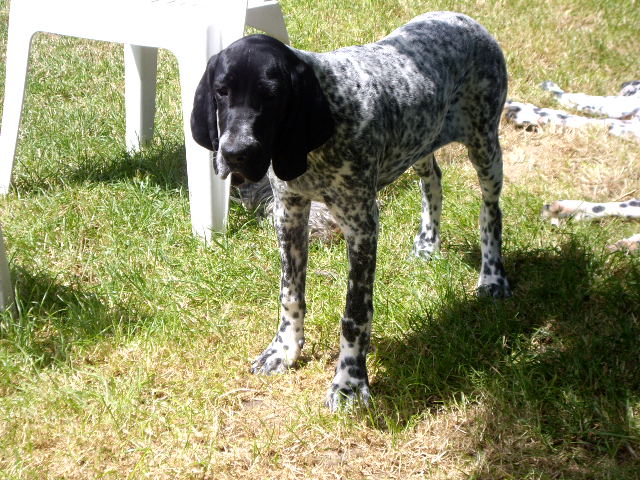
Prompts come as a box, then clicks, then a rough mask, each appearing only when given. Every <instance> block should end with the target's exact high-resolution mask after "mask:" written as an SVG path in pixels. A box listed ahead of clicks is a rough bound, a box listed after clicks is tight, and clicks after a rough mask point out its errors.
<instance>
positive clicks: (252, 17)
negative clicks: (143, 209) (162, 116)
mask: <svg viewBox="0 0 640 480" xmlns="http://www.w3.org/2000/svg"><path fill="white" fill-rule="evenodd" d="M245 24H246V25H250V26H252V27H255V28H257V29H259V30H262V31H264V32H266V33H268V34H270V35H272V36H274V37H276V38H278V39H280V40H282V41H283V42H285V43H288V40H289V39H288V35H287V29H286V26H285V23H284V18H283V16H282V11H281V10H280V5H279V4H278V2H277V1H274V0H12V1H11V6H10V12H9V38H8V42H7V61H6V83H5V96H4V110H3V115H2V131H1V133H0V193H7V191H8V189H9V185H10V183H11V174H12V170H13V162H14V156H15V151H16V142H17V138H18V128H19V123H20V117H21V112H22V103H23V100H24V89H25V83H26V75H27V68H28V58H29V49H30V46H31V39H32V37H33V35H34V34H35V33H36V32H49V33H56V34H61V35H68V36H73V37H81V38H88V39H94V40H103V41H109V42H118V43H124V44H126V45H125V107H126V136H127V138H126V142H127V147H128V148H129V149H132V150H135V149H138V148H139V146H140V144H143V143H145V142H147V141H148V140H150V139H151V137H152V135H153V117H154V114H155V91H156V71H157V49H158V48H165V49H168V50H170V51H171V52H172V53H173V54H174V55H175V56H176V58H177V61H178V68H179V70H180V87H181V95H182V113H183V123H184V136H185V150H186V155H187V175H188V185H189V204H190V210H191V223H192V227H193V232H194V233H195V234H197V235H200V236H202V237H204V238H209V236H210V234H211V231H223V230H224V229H225V227H226V220H227V213H228V205H229V181H228V180H227V181H223V180H220V179H219V178H218V177H217V176H215V174H214V171H213V165H212V161H211V155H210V152H208V151H207V150H205V149H203V148H202V147H200V146H199V145H198V144H196V143H195V142H194V141H193V139H192V136H191V129H190V126H189V121H190V116H191V109H192V107H193V97H194V93H195V89H196V87H197V84H198V81H199V80H200V78H201V76H202V74H203V72H204V69H205V65H206V61H207V59H208V58H209V57H210V56H211V55H213V54H215V53H217V52H219V51H220V50H222V49H223V48H224V47H226V46H228V45H229V44H230V43H232V42H233V41H235V40H237V39H238V38H240V37H242V35H243V33H244V27H245Z"/></svg>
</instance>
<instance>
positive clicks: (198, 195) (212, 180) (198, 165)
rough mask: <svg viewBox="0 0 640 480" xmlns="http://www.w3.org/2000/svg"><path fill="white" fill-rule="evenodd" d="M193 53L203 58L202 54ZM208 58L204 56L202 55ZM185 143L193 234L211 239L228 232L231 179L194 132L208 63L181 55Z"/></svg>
mask: <svg viewBox="0 0 640 480" xmlns="http://www.w3.org/2000/svg"><path fill="white" fill-rule="evenodd" d="M191 56H193V57H195V58H199V56H198V55H193V52H192V53H191ZM202 57H203V58H204V55H202ZM178 63H179V68H180V87H181V91H182V116H183V123H184V144H185V151H186V156H187V177H188V184H189V210H190V213H191V226H192V230H193V233H194V234H195V235H198V236H200V237H202V238H204V239H205V241H208V240H209V239H210V238H211V233H212V232H224V231H225V230H226V226H227V215H228V211H229V188H230V180H229V179H227V180H222V179H221V178H220V177H218V176H217V175H216V174H215V171H214V169H213V156H212V153H211V152H210V151H209V150H206V149H204V148H202V147H201V146H200V145H198V144H197V143H196V142H195V141H194V140H193V136H192V134H191V111H192V110H193V98H194V95H195V90H196V87H197V85H198V82H199V80H200V77H201V76H202V73H203V72H204V62H194V61H193V59H190V58H185V56H182V57H181V56H179V55H178Z"/></svg>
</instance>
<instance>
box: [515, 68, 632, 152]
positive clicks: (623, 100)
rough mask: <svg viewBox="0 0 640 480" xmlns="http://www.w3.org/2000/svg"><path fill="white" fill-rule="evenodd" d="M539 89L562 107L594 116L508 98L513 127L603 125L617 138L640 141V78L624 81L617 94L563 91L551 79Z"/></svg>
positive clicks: (581, 126)
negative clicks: (605, 94) (550, 94)
mask: <svg viewBox="0 0 640 480" xmlns="http://www.w3.org/2000/svg"><path fill="white" fill-rule="evenodd" d="M540 86H541V88H542V89H544V90H547V91H549V92H551V93H553V95H554V97H555V99H556V101H557V102H558V103H560V104H561V105H563V106H565V107H570V108H573V109H575V110H577V111H579V112H584V113H588V114H591V115H595V116H596V117H587V116H584V115H575V114H572V113H569V112H567V111H565V110H556V109H553V108H540V107H536V106H535V105H532V104H531V103H523V102H516V101H511V100H510V101H508V102H507V103H506V104H505V117H506V119H507V120H509V121H510V122H512V123H514V124H515V125H516V126H519V127H524V128H527V129H535V128H537V127H539V126H543V125H557V126H561V127H568V128H583V127H586V126H589V125H596V126H602V127H606V128H607V129H608V130H609V133H611V134H612V135H616V136H619V137H628V138H635V139H636V140H640V81H638V80H634V81H632V82H625V83H623V84H622V90H620V93H619V94H618V95H607V96H598V95H588V94H586V93H571V92H565V91H564V90H562V89H561V88H560V87H559V86H558V85H556V84H555V83H553V82H549V81H547V82H543V83H542V85H540Z"/></svg>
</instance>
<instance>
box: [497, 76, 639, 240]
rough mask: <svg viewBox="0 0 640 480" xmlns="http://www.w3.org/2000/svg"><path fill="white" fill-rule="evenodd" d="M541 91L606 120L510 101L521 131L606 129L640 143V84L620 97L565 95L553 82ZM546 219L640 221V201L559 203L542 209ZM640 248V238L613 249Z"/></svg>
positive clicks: (508, 109)
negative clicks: (543, 127)
mask: <svg viewBox="0 0 640 480" xmlns="http://www.w3.org/2000/svg"><path fill="white" fill-rule="evenodd" d="M540 87H541V88H542V89H544V90H546V91H549V92H551V93H553V95H554V97H555V99H556V100H557V101H558V103H560V104H561V105H563V106H565V107H570V108H573V109H575V110H578V111H580V112H584V113H588V114H591V115H597V116H599V117H604V118H593V117H586V116H581V115H574V114H571V113H568V112H566V111H563V110H554V109H550V108H538V107H536V106H535V105H532V104H530V103H520V102H513V101H509V102H506V104H505V116H506V118H507V120H510V121H511V122H513V123H515V124H516V125H517V126H521V127H525V128H528V127H534V128H535V127H537V126H541V125H546V124H551V125H560V126H563V127H569V128H582V127H585V126H588V125H603V126H606V127H607V128H608V129H609V133H611V134H613V135H617V136H627V137H631V138H634V137H635V138H636V139H638V140H640V81H638V80H634V81H631V82H625V83H623V84H622V89H621V90H620V93H619V94H618V95H607V96H598V95H588V94H586V93H571V92H565V91H564V90H562V89H561V88H560V87H559V86H558V85H556V84H555V83H553V82H550V81H546V82H543V83H542V84H541V85H540ZM542 217H543V218H545V219H548V220H550V221H551V223H552V224H558V223H559V221H560V220H562V219H572V220H595V219H600V218H604V217H623V218H630V219H636V218H640V199H634V200H628V201H625V202H604V203H594V202H587V201H585V200H556V201H554V202H552V203H550V204H547V205H544V207H543V208H542ZM639 248H640V234H636V235H632V236H631V237H629V238H623V239H622V240H619V241H617V242H616V243H614V244H613V245H609V249H610V250H613V251H616V250H624V251H635V250H638V249H639Z"/></svg>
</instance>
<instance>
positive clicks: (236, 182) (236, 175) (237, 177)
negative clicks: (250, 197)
mask: <svg viewBox="0 0 640 480" xmlns="http://www.w3.org/2000/svg"><path fill="white" fill-rule="evenodd" d="M246 181H247V179H246V177H245V176H244V175H242V174H241V173H240V172H231V185H233V186H234V187H239V186H240V185H242V184H243V183H245V182H246Z"/></svg>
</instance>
